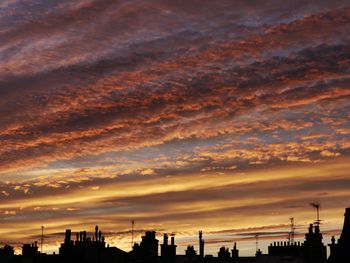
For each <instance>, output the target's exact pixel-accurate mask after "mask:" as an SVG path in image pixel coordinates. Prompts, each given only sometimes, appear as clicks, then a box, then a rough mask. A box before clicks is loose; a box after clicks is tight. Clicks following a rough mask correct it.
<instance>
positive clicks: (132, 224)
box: [131, 220, 135, 249]
mask: <svg viewBox="0 0 350 263" xmlns="http://www.w3.org/2000/svg"><path fill="white" fill-rule="evenodd" d="M134 225H135V220H131V249H132V248H133V246H134Z"/></svg>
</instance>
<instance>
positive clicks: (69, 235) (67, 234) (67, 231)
mask: <svg viewBox="0 0 350 263" xmlns="http://www.w3.org/2000/svg"><path fill="white" fill-rule="evenodd" d="M71 234H72V231H71V230H70V229H66V236H65V238H64V243H65V244H69V243H70V241H71Z"/></svg>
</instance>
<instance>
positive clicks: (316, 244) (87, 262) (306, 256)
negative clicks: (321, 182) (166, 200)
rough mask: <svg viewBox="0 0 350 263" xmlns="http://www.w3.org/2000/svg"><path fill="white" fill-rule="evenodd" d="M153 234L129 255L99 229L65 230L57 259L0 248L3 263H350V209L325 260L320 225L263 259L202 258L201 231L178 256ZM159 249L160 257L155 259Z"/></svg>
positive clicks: (224, 253)
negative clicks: (114, 245) (111, 242)
mask: <svg viewBox="0 0 350 263" xmlns="http://www.w3.org/2000/svg"><path fill="white" fill-rule="evenodd" d="M156 237H157V235H156V232H155V231H147V232H146V233H145V235H143V236H142V237H141V242H140V243H134V244H133V247H132V250H131V251H129V252H127V251H123V250H121V249H119V248H117V247H111V246H109V245H108V244H106V242H105V237H104V235H103V233H102V231H101V230H100V229H99V227H98V226H95V231H94V233H93V235H92V236H88V235H87V232H86V231H80V232H75V240H73V239H72V230H71V229H67V230H66V232H65V235H64V240H63V243H62V244H61V245H60V247H59V253H58V254H55V253H53V254H50V255H48V254H44V253H42V252H41V251H39V248H38V243H37V242H36V241H35V242H33V243H31V244H23V246H22V254H21V255H15V253H14V248H13V247H12V246H10V245H5V246H4V247H2V248H0V262H1V263H24V262H25V263H46V262H50V263H51V262H53V263H76V262H82V263H113V262H115V263H157V262H159V263H168V262H169V263H241V262H242V263H243V262H244V263H268V262H273V263H279V262H295V263H349V262H350V207H349V208H347V209H346V211H345V218H344V226H343V230H342V233H341V235H340V237H339V239H338V241H336V239H335V237H332V240H331V244H328V246H329V247H330V255H329V256H328V257H327V249H326V245H325V244H323V235H322V233H321V229H320V220H319V219H318V220H317V221H316V222H314V223H312V224H310V225H309V228H308V230H307V232H306V234H305V239H304V242H300V241H299V242H295V241H293V240H292V239H290V238H289V241H283V242H281V241H274V242H272V243H271V244H270V245H269V246H268V251H267V254H264V253H263V251H262V250H260V249H259V248H258V247H256V254H255V256H253V257H242V256H240V255H239V248H238V244H237V243H236V242H235V243H234V244H233V246H232V249H231V250H230V248H227V247H225V246H222V247H220V249H219V251H218V253H217V256H213V255H206V254H205V240H204V233H203V231H199V232H198V249H199V253H197V251H196V250H195V247H196V246H195V245H189V246H187V249H186V250H185V254H184V255H178V254H177V253H176V252H177V251H176V250H177V245H176V244H175V235H174V234H171V235H170V240H169V234H168V233H164V234H163V241H162V244H160V245H159V240H158V239H157V238H156ZM159 247H160V253H159Z"/></svg>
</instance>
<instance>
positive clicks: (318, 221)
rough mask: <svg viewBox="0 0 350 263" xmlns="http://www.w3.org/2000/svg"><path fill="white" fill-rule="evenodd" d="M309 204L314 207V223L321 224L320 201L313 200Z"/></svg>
mask: <svg viewBox="0 0 350 263" xmlns="http://www.w3.org/2000/svg"><path fill="white" fill-rule="evenodd" d="M310 205H311V206H313V207H314V208H316V215H317V219H316V222H315V223H316V224H317V225H318V226H319V225H320V224H321V220H320V207H321V205H320V203H319V202H315V203H311V204H310Z"/></svg>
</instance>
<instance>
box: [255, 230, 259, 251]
mask: <svg viewBox="0 0 350 263" xmlns="http://www.w3.org/2000/svg"><path fill="white" fill-rule="evenodd" d="M255 238H256V240H255V246H256V251H258V250H259V233H256V234H255Z"/></svg>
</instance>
